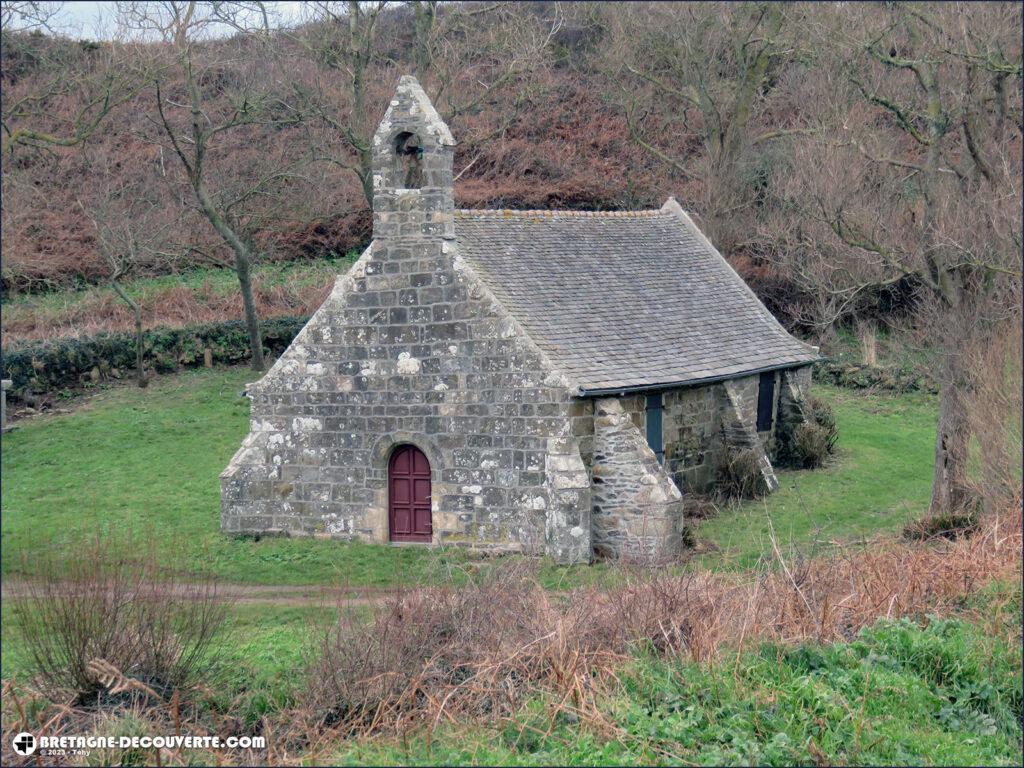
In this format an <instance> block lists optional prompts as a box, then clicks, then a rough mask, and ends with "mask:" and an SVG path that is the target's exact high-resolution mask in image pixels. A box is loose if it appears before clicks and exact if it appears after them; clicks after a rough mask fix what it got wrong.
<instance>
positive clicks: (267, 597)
mask: <svg viewBox="0 0 1024 768" xmlns="http://www.w3.org/2000/svg"><path fill="white" fill-rule="evenodd" d="M164 586H165V588H166V589H167V590H168V593H169V594H171V595H177V596H179V597H187V596H188V595H189V594H190V592H191V590H190V587H189V585H187V584H180V583H170V584H167V585H164ZM0 587H2V593H3V597H4V599H5V600H7V599H17V598H26V597H31V596H32V585H31V583H30V582H28V581H26V580H24V579H10V578H8V579H4V580H3V583H2V585H0ZM393 592H394V590H393V589H390V588H381V587H363V588H348V589H344V588H341V587H325V586H319V585H315V584H314V585H291V584H218V585H217V599H218V600H226V601H230V602H233V603H236V604H240V605H282V606H310V607H317V606H324V607H332V606H356V605H374V604H376V603H380V602H382V601H383V600H384V599H385V598H386V597H387V596H388V595H389V594H391V593H393Z"/></svg>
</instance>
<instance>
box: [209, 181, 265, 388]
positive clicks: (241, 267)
mask: <svg viewBox="0 0 1024 768" xmlns="http://www.w3.org/2000/svg"><path fill="white" fill-rule="evenodd" d="M195 191H196V197H197V198H198V199H199V207H200V208H202V210H203V214H204V215H205V216H206V218H207V220H208V221H209V222H210V224H212V225H213V228H214V229H216V230H217V234H219V235H220V236H221V237H222V238H224V242H226V243H227V244H228V246H230V248H231V251H232V252H233V253H234V254H235V274H236V275H238V287H239V288H240V289H241V292H242V307H243V308H244V311H245V327H246V329H247V330H248V331H249V350H250V352H251V353H252V369H253V370H254V371H262V370H263V368H264V361H263V339H262V338H261V337H260V323H259V318H258V317H257V316H256V301H255V300H254V299H253V295H252V277H251V275H250V267H251V265H252V257H251V255H250V253H249V248H248V246H246V244H245V243H244V242H243V241H242V238H240V237H239V236H238V233H236V232H235V231H234V230H233V229H232V228H231V227H230V226H229V225H228V223H227V222H226V221H224V217H223V216H221V215H220V212H219V211H218V210H217V208H216V207H215V206H214V205H213V201H212V200H211V199H210V196H209V194H208V193H207V191H206V187H204V186H203V184H202V183H198V184H195Z"/></svg>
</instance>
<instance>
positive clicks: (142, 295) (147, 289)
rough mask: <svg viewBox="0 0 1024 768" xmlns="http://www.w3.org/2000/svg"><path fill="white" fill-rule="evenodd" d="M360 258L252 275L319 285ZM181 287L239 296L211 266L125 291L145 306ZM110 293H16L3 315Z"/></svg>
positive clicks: (98, 289)
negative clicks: (155, 298)
mask: <svg viewBox="0 0 1024 768" xmlns="http://www.w3.org/2000/svg"><path fill="white" fill-rule="evenodd" d="M358 256H359V254H358V252H353V253H349V254H346V255H345V256H340V257H335V258H325V259H316V260H314V261H289V262H279V263H272V264H260V265H258V266H256V267H255V268H254V269H253V272H252V276H253V278H254V279H256V280H258V281H259V282H260V284H261V285H263V286H264V287H266V288H270V287H274V286H283V285H289V286H291V287H292V288H302V287H305V286H310V285H320V284H322V283H323V282H324V281H325V280H327V279H329V278H331V277H333V276H334V275H338V274H341V273H343V272H345V271H346V270H347V269H348V268H349V267H350V266H351V265H352V262H353V261H354V260H355V259H356V258H357V257H358ZM181 287H184V288H188V289H189V290H191V291H192V292H194V293H197V294H199V293H205V292H209V293H210V294H212V295H216V296H228V295H232V294H234V293H237V291H238V276H237V275H236V274H235V271H234V270H233V269H231V268H228V267H209V268H205V269H194V270H189V271H187V272H181V273H178V274H174V275H161V276H160V277H143V278H138V279H135V280H128V281H126V282H125V283H124V289H125V292H126V293H127V294H128V295H129V296H131V297H132V298H133V299H135V300H136V301H139V302H140V303H142V304H146V303H148V302H149V301H150V300H151V299H152V298H154V297H158V296H160V295H161V294H163V293H165V292H166V291H168V290H170V289H172V288H181ZM110 292H111V291H110V288H109V287H108V286H107V285H92V286H86V287H84V288H79V289H77V290H59V291H47V292H45V293H26V294H16V295H14V296H11V297H9V298H7V299H6V300H5V301H4V315H5V316H6V318H5V319H6V320H8V321H13V320H14V319H16V318H17V317H18V316H19V315H20V314H21V313H32V314H35V315H38V316H40V317H46V316H50V315H58V314H61V313H64V312H67V311H68V310H70V309H73V308H74V307H75V306H77V305H79V304H90V303H93V302H96V301H97V300H99V299H102V298H104V297H107V296H109V294H110Z"/></svg>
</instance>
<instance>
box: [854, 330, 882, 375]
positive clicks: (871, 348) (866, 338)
mask: <svg viewBox="0 0 1024 768" xmlns="http://www.w3.org/2000/svg"><path fill="white" fill-rule="evenodd" d="M857 331H858V335H859V336H860V347H861V357H862V359H863V362H864V365H872V366H874V365H878V334H877V333H876V332H875V323H874V321H873V320H865V321H864V322H862V323H860V324H859V326H858V328H857Z"/></svg>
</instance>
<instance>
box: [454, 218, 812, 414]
mask: <svg viewBox="0 0 1024 768" xmlns="http://www.w3.org/2000/svg"><path fill="white" fill-rule="evenodd" d="M455 234H456V238H457V241H458V245H459V251H460V253H461V254H462V256H463V257H464V258H465V259H466V260H467V261H468V262H469V263H470V264H471V265H472V267H473V269H474V271H475V272H476V273H477V274H478V276H479V277H480V279H481V280H482V281H483V282H484V283H485V284H486V285H487V286H488V287H489V288H490V289H491V291H493V293H494V294H495V296H496V297H497V298H498V299H499V300H500V301H501V302H502V303H503V304H504V305H505V307H506V308H507V309H508V311H509V312H510V313H511V314H512V315H513V316H514V317H516V319H517V320H518V321H519V323H520V324H522V326H523V327H524V328H525V330H526V332H527V333H529V335H530V336H531V338H532V339H533V340H534V341H535V342H536V343H537V345H538V346H539V347H540V348H541V349H542V350H544V352H545V353H546V354H547V355H548V356H549V357H550V359H551V360H552V361H553V362H554V364H555V365H556V366H557V367H558V368H559V369H560V370H561V371H563V372H564V373H565V374H566V375H567V376H568V377H569V378H570V379H572V380H574V381H575V383H576V385H577V387H578V389H579V391H580V394H596V393H599V392H602V391H611V390H620V389H631V388H644V387H657V386H659V385H666V386H668V385H679V384H687V383H697V382H701V381H707V380H715V379H721V378H729V377H732V376H739V375H742V374H746V373H751V372H754V371H759V370H766V369H770V368H784V367H789V366H793V365H799V364H802V363H808V362H811V361H813V360H815V359H817V357H818V356H817V354H816V352H815V351H814V350H813V348H812V347H810V346H808V345H807V344H804V343H803V342H801V341H799V340H797V339H796V338H794V337H793V336H791V335H790V334H789V333H788V332H787V331H786V330H785V329H784V328H783V327H782V326H781V325H780V324H779V322H778V321H777V320H776V319H775V318H774V317H773V316H772V314H771V313H770V312H769V311H768V310H767V309H766V308H765V306H764V305H763V304H762V303H761V301H760V300H758V298H757V297H756V296H755V295H754V294H753V292H752V291H751V290H750V288H749V287H748V286H747V285H746V283H744V282H743V280H742V279H741V278H740V277H739V276H738V275H737V274H736V273H735V271H733V269H732V268H731V267H730V266H729V264H728V263H727V262H726V261H725V259H723V258H722V256H721V255H720V254H719V253H718V251H716V250H715V249H714V247H712V246H711V244H710V243H709V242H708V241H707V239H706V238H705V237H704V236H703V235H702V234H701V233H700V231H699V230H698V229H697V228H696V226H695V225H693V223H692V222H691V221H690V220H689V217H687V216H686V214H685V213H683V212H682V209H680V208H678V205H677V204H676V203H675V201H670V202H669V203H668V204H667V205H666V207H665V208H663V209H662V210H658V211H637V212H622V213H619V212H611V213H586V212H575V211H466V210H463V211H457V212H456V217H455Z"/></svg>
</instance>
